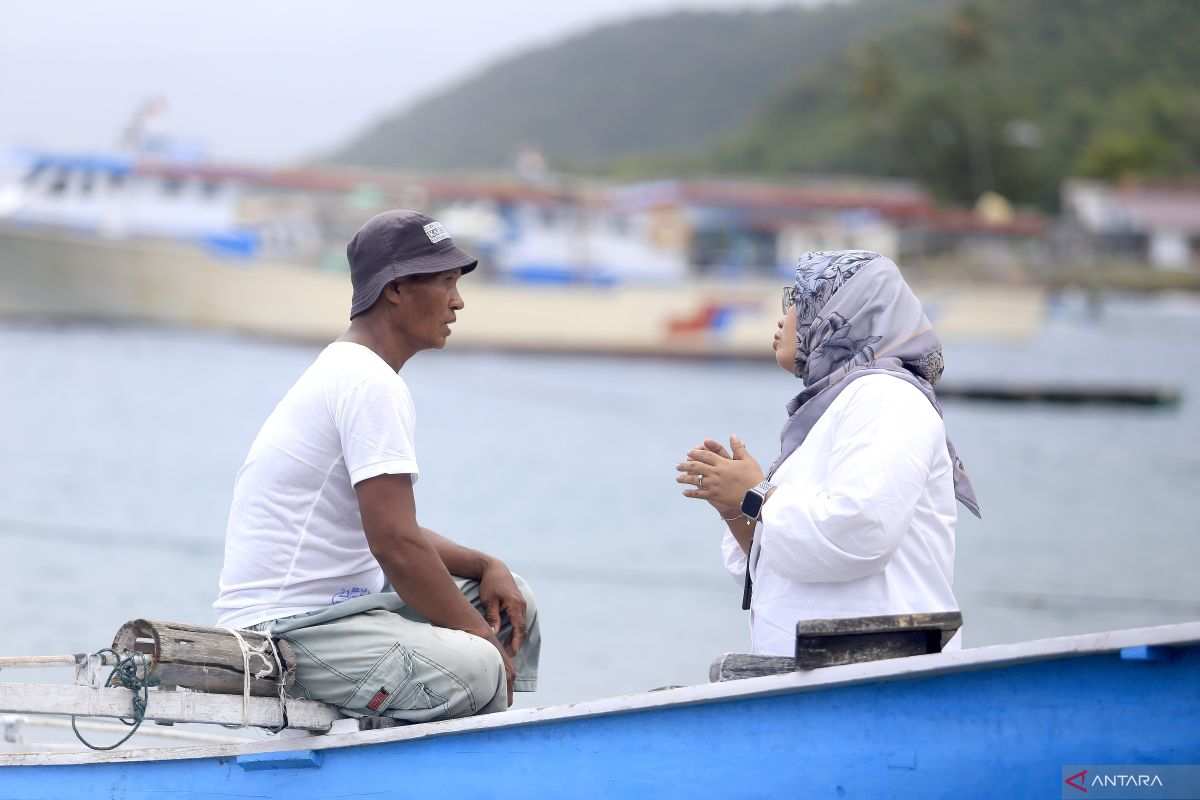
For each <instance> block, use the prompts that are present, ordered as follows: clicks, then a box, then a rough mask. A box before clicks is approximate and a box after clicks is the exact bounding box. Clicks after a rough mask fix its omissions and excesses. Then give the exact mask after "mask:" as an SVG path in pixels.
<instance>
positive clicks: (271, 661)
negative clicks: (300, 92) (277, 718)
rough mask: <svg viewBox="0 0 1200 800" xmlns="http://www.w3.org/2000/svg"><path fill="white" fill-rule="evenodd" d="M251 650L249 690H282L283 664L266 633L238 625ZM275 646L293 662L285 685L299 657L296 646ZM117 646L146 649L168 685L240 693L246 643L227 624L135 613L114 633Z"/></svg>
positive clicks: (153, 672) (260, 693) (155, 674)
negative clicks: (149, 617)
mask: <svg viewBox="0 0 1200 800" xmlns="http://www.w3.org/2000/svg"><path fill="white" fill-rule="evenodd" d="M239 633H240V634H241V636H242V639H243V640H244V641H245V642H246V644H247V646H248V647H250V648H251V649H252V652H251V654H250V694H252V695H255V696H257V697H271V696H274V695H278V694H279V685H278V680H279V668H278V666H277V665H276V663H275V657H274V655H273V653H272V651H271V648H270V645H269V643H268V642H267V637H266V636H265V635H264V634H261V633H257V632H255V631H239ZM276 647H277V648H278V650H279V654H280V656H281V657H282V658H283V660H284V663H285V664H287V665H288V667H287V669H286V671H285V673H284V676H283V680H284V685H285V686H288V685H290V684H291V682H292V678H293V671H294V670H293V668H292V666H291V665H294V664H295V659H294V658H293V654H292V646H291V645H290V644H288V643H287V642H286V641H283V640H278V641H277V643H276ZM113 650H116V651H117V652H118V653H120V652H123V651H130V650H131V651H136V652H140V653H146V654H147V655H149V656H150V658H151V664H150V677H152V678H156V679H158V680H159V681H160V682H161V683H162V685H163V686H166V687H174V686H183V687H186V688H188V689H196V690H197V691H202V692H213V693H217V694H241V693H242V690H243V685H244V681H245V676H244V672H245V670H244V661H243V654H242V648H241V646H240V645H239V644H238V640H237V637H235V636H234V635H233V634H232V633H230V632H229V631H227V630H225V629H223V628H208V627H203V626H200V625H189V624H187V623H181V622H163V621H160V620H146V619H135V620H130V621H129V622H126V623H125V624H124V625H122V626H121V629H120V630H119V631H117V635H116V636H115V637H114V638H113Z"/></svg>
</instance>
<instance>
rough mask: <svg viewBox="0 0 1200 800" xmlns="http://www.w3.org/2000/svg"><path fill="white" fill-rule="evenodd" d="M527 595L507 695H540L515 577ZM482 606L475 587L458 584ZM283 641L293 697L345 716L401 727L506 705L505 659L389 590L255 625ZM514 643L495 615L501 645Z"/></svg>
mask: <svg viewBox="0 0 1200 800" xmlns="http://www.w3.org/2000/svg"><path fill="white" fill-rule="evenodd" d="M513 577H514V578H515V579H516V582H517V586H518V588H520V590H521V593H522V594H523V595H524V596H525V602H526V604H527V608H528V610H527V612H526V622H527V624H528V627H529V632H528V634H527V635H526V637H525V641H524V643H523V644H522V645H521V650H520V652H518V653H517V657H516V658H514V659H513V666H515V667H516V671H517V677H516V681H515V682H514V685H513V689H514V690H515V691H518V692H532V691H535V690H536V689H537V664H538V656H539V655H540V651H541V644H542V642H541V630H540V628H539V626H538V615H537V605H536V604H535V602H534V598H533V593H532V592H531V591H530V589H529V585H528V584H527V583H525V581H524V580H523V579H521V578H520V577H519V576H515V575H514V576H513ZM454 580H455V582H456V583H457V584H458V588H459V590H460V591H461V592H462V593H463V595H464V596H465V597H466V598H467V599H468V600H469V601H471V603H472V604H473V605H474V606H475V608H477V609H480V608H481V605H480V602H479V583H478V582H477V581H473V580H468V579H466V578H455V579H454ZM253 629H254V630H257V631H262V632H267V631H269V632H270V633H271V634H272V635H274V636H278V637H279V638H281V639H286V640H287V641H288V642H290V643H291V645H292V647H293V649H294V650H295V660H296V681H295V684H294V685H293V687H292V690H291V695H292V696H293V697H302V698H306V699H309V700H320V701H322V702H326V703H332V704H333V705H335V706H338V707H339V708H340V709H341V710H342V712H343V713H345V714H347V715H349V716H352V717H367V716H386V717H394V718H396V719H400V720H405V721H407V722H429V721H431V720H435V719H450V718H453V717H466V716H471V715H472V714H487V713H491V712H493V711H504V710H505V709H506V708H508V685H507V679H506V677H505V674H504V662H503V660H502V659H501V658H500V654H499V653H498V652H497V651H496V648H495V647H494V646H493V645H492V643H491V642H489V641H487V640H486V639H480V638H479V637H478V636H473V635H471V634H469V633H464V632H463V631H456V630H451V629H449V628H439V627H437V626H435V625H433V624H432V623H430V622H429V621H428V620H427V619H425V618H424V617H422V616H421V615H420V614H418V613H417V612H415V611H413V610H412V609H411V608H409V607H408V606H407V605H405V603H404V601H403V600H402V599H400V596H399V595H398V594H396V593H395V592H393V591H383V592H380V593H379V594H372V595H367V596H365V597H356V598H354V599H353V600H347V601H345V602H342V603H338V604H337V605H335V606H330V607H329V608H323V609H319V610H317V611H310V612H308V613H305V614H298V615H296V616H294V617H284V618H283V619H277V620H273V621H270V622H264V623H261V624H259V625H255V626H253ZM511 636H512V625H511V624H510V623H509V620H508V616H507V615H502V616H501V626H500V634H499V639H500V641H501V642H507V641H508V640H509V638H510V637H511Z"/></svg>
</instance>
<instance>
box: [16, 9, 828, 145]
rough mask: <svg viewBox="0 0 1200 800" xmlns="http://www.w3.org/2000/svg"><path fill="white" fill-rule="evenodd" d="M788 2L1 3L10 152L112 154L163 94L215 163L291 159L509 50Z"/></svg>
mask: <svg viewBox="0 0 1200 800" xmlns="http://www.w3.org/2000/svg"><path fill="white" fill-rule="evenodd" d="M790 2H793V3H795V2H805V3H806V4H811V3H812V2H813V0H790ZM782 4H784V3H783V2H781V0H566V1H564V0H529V2H516V3H498V2H495V0H490V1H489V0H475V1H474V2H470V1H468V0H442V2H434V3H415V2H400V1H399V0H397V1H396V2H383V1H379V2H368V0H203V1H201V0H192V2H186V3H185V2H169V1H164V0H103V1H102V2H92V1H91V0H75V1H74V2H67V1H66V0H0V149H3V148H6V147H10V146H35V147H56V148H72V149H89V150H97V149H104V148H107V147H110V146H111V145H112V144H113V142H114V141H115V139H116V137H117V136H118V134H119V132H120V131H121V129H122V128H123V127H124V126H125V124H126V122H127V121H128V119H129V118H130V116H131V114H132V113H133V111H134V109H135V108H136V107H137V106H138V105H139V104H140V103H141V102H142V101H143V100H144V99H146V98H148V97H152V96H156V95H162V96H165V97H166V98H167V101H168V111H167V114H166V116H165V118H164V127H165V129H166V130H167V131H168V132H170V133H172V134H175V135H178V136H183V137H186V138H188V139H194V140H198V141H199V142H201V143H203V145H204V147H205V148H206V150H207V152H208V153H209V154H210V155H211V156H212V157H214V158H218V159H223V160H232V161H241V162H248V163H261V164H276V163H282V162H286V161H289V160H296V159H299V158H303V157H305V156H310V155H314V154H316V153H319V152H320V151H323V150H327V149H330V148H332V147H334V146H336V145H337V144H338V143H339V142H341V141H343V140H344V139H345V138H347V137H348V136H350V135H351V134H353V133H354V132H356V131H357V130H359V129H360V128H361V127H362V126H364V125H366V124H368V123H370V122H372V121H373V120H375V119H378V118H379V117H380V116H381V115H383V114H386V113H388V112H390V111H392V110H394V109H396V108H398V107H399V106H401V105H403V104H406V103H410V102H412V101H413V100H415V99H417V98H419V97H421V96H423V95H426V94H429V93H432V92H434V91H436V90H438V89H440V88H443V87H445V86H447V85H449V84H451V83H453V82H455V81H456V80H458V79H460V78H463V77H466V76H468V75H470V74H472V73H474V72H476V71H478V70H481V69H485V68H486V67H487V66H488V65H489V64H491V63H494V62H495V61H497V60H498V59H500V58H503V57H504V56H507V55H510V54H512V53H515V52H519V51H522V50H525V49H527V48H530V47H534V46H538V45H543V44H548V43H552V42H554V41H556V40H559V39H561V38H564V37H566V36H569V35H571V34H574V33H578V32H582V31H585V30H587V29H589V28H592V27H595V26H597V25H601V24H605V23H609V22H614V21H618V20H624V19H627V18H630V17H636V16H645V15H648V14H656V13H662V12H666V11H669V10H673V9H677V8H725V9H737V8H746V7H757V8H762V7H772V6H778V5H782Z"/></svg>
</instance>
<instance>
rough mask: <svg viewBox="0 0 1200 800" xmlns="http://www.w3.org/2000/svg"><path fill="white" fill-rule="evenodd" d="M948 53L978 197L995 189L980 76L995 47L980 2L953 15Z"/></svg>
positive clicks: (969, 3)
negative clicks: (957, 89)
mask: <svg viewBox="0 0 1200 800" xmlns="http://www.w3.org/2000/svg"><path fill="white" fill-rule="evenodd" d="M945 44H946V52H947V54H948V55H949V58H950V66H951V67H952V68H953V69H954V72H955V75H956V76H957V77H958V85H959V91H960V97H959V103H960V104H961V106H962V118H963V130H964V132H965V134H966V140H967V154H968V158H969V161H970V164H971V188H972V190H973V193H974V196H975V197H979V196H980V195H982V194H983V193H984V192H987V191H990V190H991V189H993V188H995V179H994V173H993V171H992V154H991V149H990V148H991V144H990V137H989V136H988V128H987V114H986V111H985V109H984V103H985V102H986V100H985V98H984V97H983V96H982V87H981V82H980V78H979V73H980V70H981V68H982V66H983V65H984V64H986V63H987V61H988V60H989V58H990V56H991V54H992V51H993V49H994V45H993V43H992V33H991V31H990V30H989V26H988V18H987V16H986V15H985V13H984V11H983V8H982V6H980V5H979V4H978V3H976V2H967V3H964V4H962V5H960V6H959V7H958V8H956V9H954V11H952V12H951V14H950V19H949V21H948V24H947V25H946V41H945Z"/></svg>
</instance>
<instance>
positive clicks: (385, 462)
mask: <svg viewBox="0 0 1200 800" xmlns="http://www.w3.org/2000/svg"><path fill="white" fill-rule="evenodd" d="M335 422H336V424H337V429H338V433H339V435H340V436H341V439H342V455H343V456H344V457H345V459H346V471H347V472H349V473H350V483H351V485H357V484H359V483H360V482H362V481H365V480H366V479H367V478H374V477H375V476H376V475H404V474H408V475H411V476H412V480H413V483H416V480H417V455H416V448H415V447H414V445H413V434H414V431H415V428H416V411H415V409H414V408H413V403H412V397H411V396H410V395H409V393H408V387H407V386H405V385H404V380H403V379H402V378H401V377H400V376H399V375H390V374H379V375H373V376H371V377H369V378H366V379H364V380H361V381H359V382H358V383H356V384H355V385H354V386H352V387H350V388H349V389H348V390H346V391H345V392H344V393H343V394H342V396H341V397H339V398H338V405H337V408H336V411H335Z"/></svg>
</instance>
